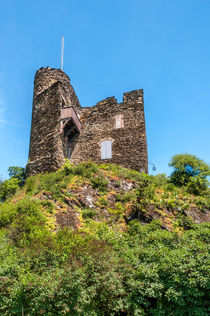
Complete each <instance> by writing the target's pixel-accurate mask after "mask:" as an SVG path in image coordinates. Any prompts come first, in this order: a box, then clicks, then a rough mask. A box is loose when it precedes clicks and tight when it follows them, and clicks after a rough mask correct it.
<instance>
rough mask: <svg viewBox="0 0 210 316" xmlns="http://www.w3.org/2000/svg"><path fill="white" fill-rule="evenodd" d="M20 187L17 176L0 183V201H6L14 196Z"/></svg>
mask: <svg viewBox="0 0 210 316" xmlns="http://www.w3.org/2000/svg"><path fill="white" fill-rule="evenodd" d="M18 188H19V181H18V179H16V178H11V179H9V180H5V181H4V182H2V183H1V184H0V201H1V202H4V201H6V200H7V199H9V198H10V197H11V196H13V195H14V194H15V193H16V191H17V190H18Z"/></svg>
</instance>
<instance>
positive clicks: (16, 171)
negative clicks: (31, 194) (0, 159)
mask: <svg viewBox="0 0 210 316" xmlns="http://www.w3.org/2000/svg"><path fill="white" fill-rule="evenodd" d="M8 173H9V177H10V179H11V178H13V179H17V180H18V184H19V186H20V187H22V186H23V185H24V183H25V180H26V171H25V168H22V167H18V166H14V167H9V168H8Z"/></svg>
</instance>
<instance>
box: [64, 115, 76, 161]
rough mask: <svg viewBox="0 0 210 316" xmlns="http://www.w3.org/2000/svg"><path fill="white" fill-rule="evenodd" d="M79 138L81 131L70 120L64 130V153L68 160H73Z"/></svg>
mask: <svg viewBox="0 0 210 316" xmlns="http://www.w3.org/2000/svg"><path fill="white" fill-rule="evenodd" d="M78 136H79V131H78V130H77V128H76V125H74V124H73V123H72V120H69V121H68V123H66V125H65V126H64V130H63V137H64V152H65V157H66V158H68V159H70V158H71V155H72V153H73V150H74V147H75V144H76V141H77V138H78Z"/></svg>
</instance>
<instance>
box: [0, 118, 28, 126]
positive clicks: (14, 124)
mask: <svg viewBox="0 0 210 316" xmlns="http://www.w3.org/2000/svg"><path fill="white" fill-rule="evenodd" d="M0 123H3V124H9V125H13V126H18V127H24V128H26V127H27V126H26V125H23V124H19V123H15V122H10V121H6V120H0Z"/></svg>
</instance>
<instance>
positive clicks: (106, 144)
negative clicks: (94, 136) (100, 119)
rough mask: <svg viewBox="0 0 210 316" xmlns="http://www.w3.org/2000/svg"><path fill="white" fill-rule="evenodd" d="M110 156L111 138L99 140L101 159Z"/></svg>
mask: <svg viewBox="0 0 210 316" xmlns="http://www.w3.org/2000/svg"><path fill="white" fill-rule="evenodd" d="M110 158H112V142H111V140H104V141H103V142H101V159H110Z"/></svg>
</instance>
